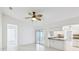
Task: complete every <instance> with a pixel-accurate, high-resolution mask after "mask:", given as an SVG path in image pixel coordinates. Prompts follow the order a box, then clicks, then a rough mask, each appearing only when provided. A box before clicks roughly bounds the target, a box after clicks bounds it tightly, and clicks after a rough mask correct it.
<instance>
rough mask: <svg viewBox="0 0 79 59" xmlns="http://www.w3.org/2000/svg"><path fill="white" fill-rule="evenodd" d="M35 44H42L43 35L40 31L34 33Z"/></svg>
mask: <svg viewBox="0 0 79 59" xmlns="http://www.w3.org/2000/svg"><path fill="white" fill-rule="evenodd" d="M36 44H44V33H43V31H41V30H37V31H36Z"/></svg>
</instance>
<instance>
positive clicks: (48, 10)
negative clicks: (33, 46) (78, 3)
mask: <svg viewBox="0 0 79 59" xmlns="http://www.w3.org/2000/svg"><path fill="white" fill-rule="evenodd" d="M32 11H36V12H38V13H41V14H43V18H42V19H43V21H42V22H40V23H41V24H40V25H41V26H42V25H45V26H48V25H50V24H56V22H58V21H62V20H66V19H69V18H72V17H77V16H79V8H78V7H13V10H9V8H8V7H5V8H3V12H4V13H5V14H6V15H9V16H11V17H14V18H16V19H18V20H22V21H25V17H28V16H29V15H28V12H32ZM26 21H27V20H26ZM29 21H30V19H29Z"/></svg>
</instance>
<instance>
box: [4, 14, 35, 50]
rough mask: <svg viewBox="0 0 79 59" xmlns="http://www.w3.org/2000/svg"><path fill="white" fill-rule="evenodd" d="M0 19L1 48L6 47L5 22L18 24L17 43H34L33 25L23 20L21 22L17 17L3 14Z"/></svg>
mask: <svg viewBox="0 0 79 59" xmlns="http://www.w3.org/2000/svg"><path fill="white" fill-rule="evenodd" d="M2 18H3V20H2V23H3V24H2V29H3V31H2V32H3V36H2V37H3V43H2V44H3V48H4V49H6V48H7V24H15V25H18V44H19V45H24V44H25V45H26V44H31V43H35V32H34V31H35V30H34V28H33V26H31V25H27V24H26V23H24V22H21V21H19V20H17V19H14V18H12V17H10V16H7V15H3V17H2Z"/></svg>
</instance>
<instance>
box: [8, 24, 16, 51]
mask: <svg viewBox="0 0 79 59" xmlns="http://www.w3.org/2000/svg"><path fill="white" fill-rule="evenodd" d="M16 49H17V25H13V24H7V50H16Z"/></svg>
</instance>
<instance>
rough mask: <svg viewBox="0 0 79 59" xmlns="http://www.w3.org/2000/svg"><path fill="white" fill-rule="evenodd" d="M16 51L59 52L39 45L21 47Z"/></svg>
mask: <svg viewBox="0 0 79 59" xmlns="http://www.w3.org/2000/svg"><path fill="white" fill-rule="evenodd" d="M18 51H59V50H57V49H55V48H48V47H45V46H43V45H40V44H30V45H22V46H20V47H19V48H18Z"/></svg>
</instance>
